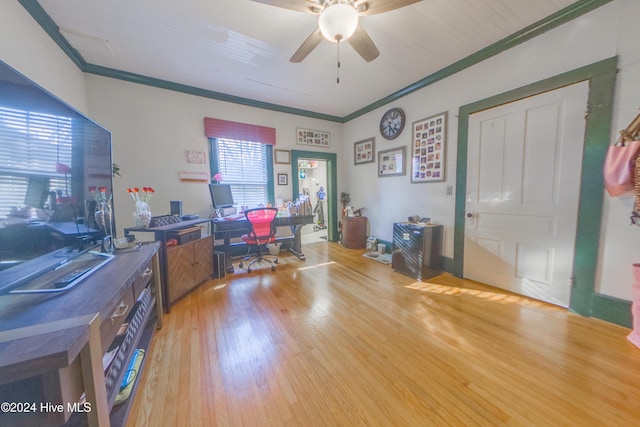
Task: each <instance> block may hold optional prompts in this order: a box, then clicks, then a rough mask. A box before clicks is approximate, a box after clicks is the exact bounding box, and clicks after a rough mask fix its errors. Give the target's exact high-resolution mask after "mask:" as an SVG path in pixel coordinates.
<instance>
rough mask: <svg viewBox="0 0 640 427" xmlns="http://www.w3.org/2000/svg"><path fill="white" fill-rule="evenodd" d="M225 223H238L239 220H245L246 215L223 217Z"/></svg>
mask: <svg viewBox="0 0 640 427" xmlns="http://www.w3.org/2000/svg"><path fill="white" fill-rule="evenodd" d="M222 218H223V219H224V220H225V221H236V220H239V219H243V218H244V214H243V213H241V214H240V213H238V214H233V215H227V216H223V217H222Z"/></svg>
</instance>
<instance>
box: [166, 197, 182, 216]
mask: <svg viewBox="0 0 640 427" xmlns="http://www.w3.org/2000/svg"><path fill="white" fill-rule="evenodd" d="M169 204H170V205H171V215H178V216H179V217H180V218H182V200H172V201H170V202H169Z"/></svg>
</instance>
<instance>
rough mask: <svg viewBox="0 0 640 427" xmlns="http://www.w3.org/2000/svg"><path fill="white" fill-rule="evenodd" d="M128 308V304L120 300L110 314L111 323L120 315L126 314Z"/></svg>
mask: <svg viewBox="0 0 640 427" xmlns="http://www.w3.org/2000/svg"><path fill="white" fill-rule="evenodd" d="M128 310H129V304H125V303H124V301H123V302H121V303H120V305H119V306H118V308H117V309H116V311H115V312H114V313H113V314H112V315H111V324H112V325H113V324H114V323H115V322H116V319H117V318H118V317H122V316H124V315H125V314H127V311H128Z"/></svg>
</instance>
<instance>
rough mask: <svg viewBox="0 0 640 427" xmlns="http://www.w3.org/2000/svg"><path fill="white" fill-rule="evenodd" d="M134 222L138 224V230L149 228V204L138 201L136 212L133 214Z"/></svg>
mask: <svg viewBox="0 0 640 427" xmlns="http://www.w3.org/2000/svg"><path fill="white" fill-rule="evenodd" d="M133 220H134V221H135V222H136V227H137V228H149V224H150V223H151V208H149V204H148V203H147V202H143V201H142V200H138V201H137V202H136V211H135V212H134V213H133Z"/></svg>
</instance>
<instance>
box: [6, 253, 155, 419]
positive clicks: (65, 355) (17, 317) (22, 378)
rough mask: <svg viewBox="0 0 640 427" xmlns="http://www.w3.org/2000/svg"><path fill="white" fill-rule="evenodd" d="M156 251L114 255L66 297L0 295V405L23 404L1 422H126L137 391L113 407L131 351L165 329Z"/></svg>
mask: <svg viewBox="0 0 640 427" xmlns="http://www.w3.org/2000/svg"><path fill="white" fill-rule="evenodd" d="M158 247H159V244H158V243H157V242H153V243H151V244H147V245H143V246H142V247H140V248H139V249H138V250H135V251H127V252H126V253H120V254H118V253H116V255H115V258H114V259H113V261H111V262H109V263H108V264H106V265H104V266H103V267H102V268H100V270H98V271H96V272H95V273H94V274H92V275H91V276H90V277H88V278H87V279H86V280H85V281H83V282H82V283H81V284H79V285H78V286H76V287H75V288H74V289H73V290H71V291H69V292H66V293H63V294H57V295H55V294H29V295H2V296H0V325H1V327H2V329H1V330H0V402H10V403H11V402H15V403H16V409H18V406H17V405H18V403H20V404H21V405H22V406H21V409H22V410H21V411H15V412H12V411H9V412H6V411H5V412H2V413H0V424H2V425H18V426H57V425H60V424H65V423H69V424H70V425H87V424H88V425H90V426H100V427H104V426H109V425H112V426H116V425H125V424H126V418H127V415H128V410H129V405H130V404H131V403H132V401H133V397H134V394H135V387H134V389H133V393H132V394H131V395H130V396H129V398H128V399H127V401H126V402H125V403H123V404H122V405H119V406H114V402H115V399H116V396H117V394H118V391H119V388H120V387H119V386H120V384H121V383H122V381H123V378H124V376H125V373H126V372H125V371H126V369H127V367H128V365H129V360H130V359H131V356H132V355H133V353H134V351H135V350H136V349H137V348H143V349H146V348H147V347H148V346H149V344H150V342H151V338H152V336H153V334H154V331H155V329H156V328H159V327H161V326H162V313H163V310H162V298H161V295H162V288H161V282H160V277H161V276H160V274H159V271H160V263H159V257H158ZM124 323H128V326H127V327H126V328H125V327H124V326H123V324H124ZM112 349H116V350H115V351H114V352H113V353H112V354H113V355H114V357H113V359H112V362H111V363H110V364H108V366H107V368H106V369H105V368H104V366H103V356H104V355H105V353H107V352H109V350H112ZM147 357H148V355H147ZM142 368H144V362H143V365H142ZM83 393H84V395H85V396H86V403H83V401H82V400H81V397H82V395H83ZM25 402H31V403H32V404H33V405H30V406H29V407H28V408H25V407H24V405H23V404H24V403H25Z"/></svg>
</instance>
